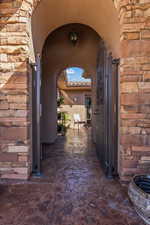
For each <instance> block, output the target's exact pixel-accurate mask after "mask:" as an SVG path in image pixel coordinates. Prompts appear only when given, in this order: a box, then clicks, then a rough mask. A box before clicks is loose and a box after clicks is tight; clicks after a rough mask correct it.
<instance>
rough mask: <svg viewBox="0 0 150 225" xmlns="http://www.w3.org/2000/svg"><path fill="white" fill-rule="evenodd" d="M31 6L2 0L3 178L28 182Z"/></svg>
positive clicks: (0, 113) (0, 170)
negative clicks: (26, 180)
mask: <svg viewBox="0 0 150 225" xmlns="http://www.w3.org/2000/svg"><path fill="white" fill-rule="evenodd" d="M31 3H32V2H30V1H20V0H15V1H13V0H1V1H0V177H1V178H14V179H15V178H16V179H27V178H28V176H29V173H30V167H31V165H30V161H31V157H29V156H30V155H29V153H30V148H31V140H30V139H31V135H30V132H29V131H30V115H31V111H30V98H29V71H28V68H29V67H28V58H29V57H28V56H29V30H28V27H29V26H28V23H29V18H30V16H31V13H32V8H33V3H32V4H31ZM29 136H30V137H29Z"/></svg>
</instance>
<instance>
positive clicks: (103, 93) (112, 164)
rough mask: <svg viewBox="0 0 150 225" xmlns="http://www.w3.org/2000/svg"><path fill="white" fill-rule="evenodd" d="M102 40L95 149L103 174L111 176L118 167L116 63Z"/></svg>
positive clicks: (99, 58) (98, 73)
mask: <svg viewBox="0 0 150 225" xmlns="http://www.w3.org/2000/svg"><path fill="white" fill-rule="evenodd" d="M113 62H115V61H113V60H112V56H111V54H107V51H106V48H105V45H104V43H103V42H101V44H100V53H99V57H98V67H97V98H96V99H97V103H96V104H97V108H98V110H97V111H98V113H97V130H96V150H97V155H98V158H99V159H100V162H101V166H102V168H103V170H104V172H105V174H106V175H107V176H108V177H109V178H111V177H113V176H114V175H116V174H117V167H118V162H117V158H118V156H117V155H118V69H117V68H118V64H117V63H114V64H113Z"/></svg>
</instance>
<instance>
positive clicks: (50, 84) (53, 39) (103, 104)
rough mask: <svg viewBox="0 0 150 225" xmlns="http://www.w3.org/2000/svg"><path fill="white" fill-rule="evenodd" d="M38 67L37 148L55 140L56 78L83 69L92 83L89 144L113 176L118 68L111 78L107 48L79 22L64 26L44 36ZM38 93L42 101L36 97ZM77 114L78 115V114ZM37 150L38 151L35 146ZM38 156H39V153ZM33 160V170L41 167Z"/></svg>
mask: <svg viewBox="0 0 150 225" xmlns="http://www.w3.org/2000/svg"><path fill="white" fill-rule="evenodd" d="M40 64H41V69H40V68H39V69H37V73H39V74H40V71H41V88H40V85H39V84H38V82H37V89H38V102H37V101H34V102H37V107H36V109H39V112H38V113H37V115H38V125H37V127H36V129H33V130H36V131H38V135H39V136H37V138H36V140H38V141H39V140H41V143H39V142H38V146H41V144H43V145H45V144H46V145H49V144H52V143H54V142H55V141H56V139H57V137H58V135H57V134H58V133H57V124H58V121H57V120H58V114H57V80H58V77H61V75H62V74H63V72H64V71H66V69H67V68H71V67H80V68H84V71H86V73H85V74H84V75H85V76H86V77H87V78H89V79H91V80H92V82H91V99H92V107H91V127H92V141H93V142H94V143H95V145H96V150H97V155H98V157H99V159H100V160H101V163H102V166H103V167H104V169H105V172H106V174H107V175H109V176H112V175H113V174H116V171H117V167H118V165H117V152H115V151H116V149H117V139H115V140H114V139H113V138H114V136H113V135H114V129H116V125H114V124H112V123H111V120H112V117H113V116H114V117H115V118H116V113H114V111H113V108H112V104H113V102H112V100H113V99H112V98H115V100H114V101H116V94H115V93H114V84H113V78H112V77H115V76H116V75H117V69H116V70H114V71H115V72H114V74H115V76H112V65H113V64H112V56H111V54H110V52H109V51H108V50H107V49H106V47H105V45H104V42H103V40H102V39H101V37H100V36H99V35H98V34H97V32H95V31H94V30H93V29H92V28H91V27H89V26H87V25H83V24H78V23H73V24H68V25H64V26H62V27H60V28H58V29H56V30H55V31H53V32H52V33H51V34H50V35H49V36H48V37H47V40H46V42H45V44H44V47H43V51H42V57H41V62H40V63H39V64H38V65H39V67H40ZM115 65H117V64H115ZM115 82H116V81H115ZM115 85H116V84H115ZM70 88H72V87H70ZM80 89H81V87H80ZM40 92H41V98H40V96H39V93H40ZM82 92H83V91H82ZM87 96H88V95H87ZM88 100H89V99H88ZM39 106H40V107H39ZM116 112H117V105H116ZM76 114H78V116H79V113H76ZM40 116H41V117H40ZM39 118H40V124H39ZM33 127H34V126H33ZM37 128H38V129H37ZM36 131H35V132H34V134H35V133H36ZM106 137H107V138H106ZM33 139H34V138H33ZM33 141H34V140H33ZM112 142H115V143H114V144H115V145H116V146H115V148H114V152H113V150H111V149H110V148H111V146H112ZM36 149H38V148H37V146H36ZM36 151H37V150H36ZM35 155H37V154H35ZM39 155H41V152H40V153H39ZM33 159H34V157H33ZM34 160H35V162H33V165H35V170H36V167H38V164H37V163H39V165H40V161H39V159H34ZM112 164H113V165H112ZM39 167H40V166H39Z"/></svg>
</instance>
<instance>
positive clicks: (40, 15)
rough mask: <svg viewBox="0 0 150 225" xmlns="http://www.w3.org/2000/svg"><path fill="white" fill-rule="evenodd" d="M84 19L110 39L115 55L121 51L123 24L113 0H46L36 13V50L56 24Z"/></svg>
mask: <svg viewBox="0 0 150 225" xmlns="http://www.w3.org/2000/svg"><path fill="white" fill-rule="evenodd" d="M69 23H81V24H85V25H89V26H90V27H91V28H93V29H94V30H95V31H96V32H97V33H98V34H99V35H100V36H101V37H102V39H103V40H104V41H105V42H106V44H107V47H108V48H110V50H111V51H112V52H113V55H114V57H119V55H120V41H119V39H120V28H119V20H118V17H117V10H116V8H115V6H114V4H113V1H112V0H107V1H106V0H100V1H97V0H92V1H87V0H82V1H81V0H76V1H74V0H69V1H68V0H61V1H59V3H58V1H56V0H42V1H41V2H40V4H39V5H38V7H37V8H36V10H35V11H34V14H33V17H32V33H33V43H34V48H35V52H36V53H37V52H39V53H40V52H41V51H42V47H43V45H44V42H45V40H46V38H47V36H48V35H49V34H50V33H51V32H52V31H54V30H55V29H56V28H58V27H60V26H62V25H65V24H69Z"/></svg>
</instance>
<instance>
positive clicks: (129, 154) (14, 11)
mask: <svg viewBox="0 0 150 225" xmlns="http://www.w3.org/2000/svg"><path fill="white" fill-rule="evenodd" d="M35 5H36V1H33V0H24V1H22V0H14V1H13V0H0V177H1V178H19V179H27V178H28V176H29V174H30V171H31V157H30V155H31V133H30V130H31V129H30V128H31V120H30V117H31V108H30V100H31V96H30V85H29V83H30V82H29V78H30V73H29V66H28V59H29V56H30V54H31V50H30V46H31V45H30V32H29V26H28V25H29V20H30V17H31V15H32V11H33V8H35ZM115 5H116V6H117V8H118V14H119V19H120V31H121V32H120V33H121V64H120V83H121V84H120V99H121V102H120V110H121V112H120V117H121V118H120V149H119V173H120V177H121V179H122V180H126V179H128V178H129V177H130V176H131V175H134V174H135V173H146V172H149V168H150V0H115ZM110 35H112V34H110Z"/></svg>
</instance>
